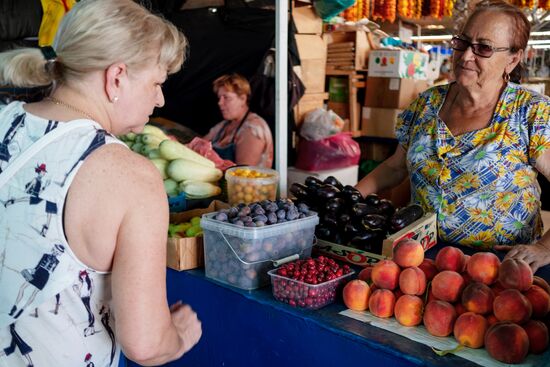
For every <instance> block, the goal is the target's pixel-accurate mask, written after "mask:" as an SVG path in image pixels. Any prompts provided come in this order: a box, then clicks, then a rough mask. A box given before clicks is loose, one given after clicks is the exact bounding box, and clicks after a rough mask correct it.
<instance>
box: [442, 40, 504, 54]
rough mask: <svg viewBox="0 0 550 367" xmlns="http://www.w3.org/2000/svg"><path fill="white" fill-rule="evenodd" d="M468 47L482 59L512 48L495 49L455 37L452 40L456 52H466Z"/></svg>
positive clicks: (452, 46)
mask: <svg viewBox="0 0 550 367" xmlns="http://www.w3.org/2000/svg"><path fill="white" fill-rule="evenodd" d="M468 47H471V48H472V52H473V53H474V55H477V56H481V57H491V56H493V53H494V52H501V51H508V50H510V47H493V46H489V45H486V44H484V43H472V42H470V41H467V40H465V39H462V38H460V37H457V36H454V37H453V38H452V39H451V48H452V49H453V50H456V51H466V50H467V49H468Z"/></svg>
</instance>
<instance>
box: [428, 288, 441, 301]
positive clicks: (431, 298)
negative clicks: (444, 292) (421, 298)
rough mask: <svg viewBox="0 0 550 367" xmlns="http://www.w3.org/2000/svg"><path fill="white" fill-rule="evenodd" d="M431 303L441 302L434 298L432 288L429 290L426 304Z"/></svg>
mask: <svg viewBox="0 0 550 367" xmlns="http://www.w3.org/2000/svg"><path fill="white" fill-rule="evenodd" d="M431 301H441V300H440V299H439V298H437V297H436V296H434V292H432V287H430V289H429V290H428V298H427V299H426V303H428V302H431Z"/></svg>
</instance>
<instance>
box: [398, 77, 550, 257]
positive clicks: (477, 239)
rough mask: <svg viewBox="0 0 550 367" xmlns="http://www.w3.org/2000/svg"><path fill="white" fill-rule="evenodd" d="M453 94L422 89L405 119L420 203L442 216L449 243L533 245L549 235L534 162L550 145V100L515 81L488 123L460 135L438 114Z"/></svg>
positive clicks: (402, 134) (401, 136)
mask: <svg viewBox="0 0 550 367" xmlns="http://www.w3.org/2000/svg"><path fill="white" fill-rule="evenodd" d="M448 91H449V85H442V86H436V87H433V88H431V89H429V90H427V91H426V92H424V93H422V94H421V95H420V97H419V98H418V99H416V100H415V101H414V102H413V104H412V105H411V106H410V108H409V109H407V110H405V111H404V112H403V113H402V114H401V115H400V117H399V119H398V122H397V126H396V136H397V139H398V140H399V142H400V144H401V145H402V146H403V147H404V148H405V150H406V151H407V165H408V170H409V174H410V179H411V188H412V200H413V202H417V203H419V204H421V205H422V206H423V207H424V209H425V210H428V211H433V212H435V213H437V216H438V232H439V238H440V240H442V241H445V242H449V243H455V244H462V245H468V246H472V247H478V248H481V249H488V248H490V247H492V246H493V245H495V244H527V243H532V242H533V241H535V240H536V239H538V238H539V237H540V236H541V234H542V221H541V217H540V187H539V185H538V182H537V171H536V169H535V168H534V165H535V161H536V159H537V158H538V157H540V156H541V154H542V153H543V152H544V151H545V150H546V149H548V148H549V147H550V124H549V119H550V99H549V98H548V97H546V96H542V95H540V94H537V93H535V92H532V91H529V90H527V89H525V88H523V87H521V86H519V85H516V84H513V83H508V85H507V86H506V88H505V90H504V91H503V93H502V95H501V97H500V100H499V101H498V104H497V106H496V109H495V112H494V115H493V118H492V120H491V123H490V124H489V125H488V126H487V127H485V128H483V129H479V130H476V131H471V132H467V133H464V134H461V135H459V136H453V135H452V133H451V132H450V130H449V129H448V128H447V126H446V125H445V123H444V122H443V121H442V120H441V119H440V118H439V115H438V114H439V110H440V109H441V107H442V105H443V102H444V101H445V97H446V95H447V92H448Z"/></svg>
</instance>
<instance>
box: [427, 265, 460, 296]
mask: <svg viewBox="0 0 550 367" xmlns="http://www.w3.org/2000/svg"><path fill="white" fill-rule="evenodd" d="M464 285H465V283H464V278H463V277H462V275H460V274H458V273H457V272H456V271H451V270H444V271H442V272H441V273H438V274H437V275H436V276H435V277H434V278H433V279H432V292H433V294H434V296H435V297H436V298H437V299H440V300H442V301H447V302H455V301H456V300H458V299H459V297H460V295H461V293H462V289H464Z"/></svg>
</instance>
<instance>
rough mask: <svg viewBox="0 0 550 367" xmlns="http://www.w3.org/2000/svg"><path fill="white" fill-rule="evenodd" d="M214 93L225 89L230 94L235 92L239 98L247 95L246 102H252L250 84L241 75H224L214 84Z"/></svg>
mask: <svg viewBox="0 0 550 367" xmlns="http://www.w3.org/2000/svg"><path fill="white" fill-rule="evenodd" d="M212 86H213V89H214V93H218V90H219V89H220V88H221V87H224V88H225V89H227V90H228V91H229V92H233V93H235V94H236V95H238V96H242V95H246V101H247V102H249V101H250V94H251V91H250V83H249V82H248V80H246V78H245V77H244V76H242V75H240V74H237V73H233V74H227V75H222V76H220V77H219V78H218V79H216V80H214V82H213V83H212Z"/></svg>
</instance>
